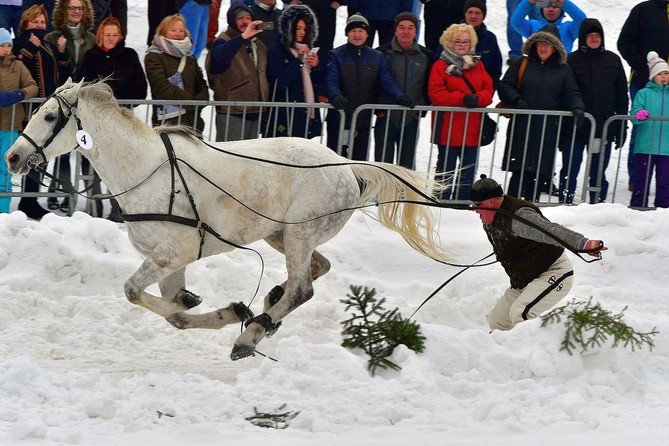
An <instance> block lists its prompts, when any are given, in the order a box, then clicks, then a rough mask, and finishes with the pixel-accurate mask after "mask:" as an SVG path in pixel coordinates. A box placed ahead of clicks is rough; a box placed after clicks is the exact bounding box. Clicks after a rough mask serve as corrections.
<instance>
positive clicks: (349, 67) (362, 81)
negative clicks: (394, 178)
mask: <svg viewBox="0 0 669 446" xmlns="http://www.w3.org/2000/svg"><path fill="white" fill-rule="evenodd" d="M368 36H369V22H367V19H366V18H365V17H363V16H361V15H358V14H353V15H352V16H351V17H349V18H348V21H347V22H346V37H347V40H348V42H347V43H345V44H344V45H342V46H339V47H337V48H335V49H333V50H332V51H330V52H329V53H328V55H327V58H326V62H325V94H326V95H327V97H328V99H329V100H330V104H332V106H333V107H334V108H335V109H336V110H332V109H330V110H328V114H327V117H326V120H327V133H328V137H327V146H328V147H329V148H331V149H332V150H334V151H339V145H340V141H339V136H340V135H339V124H340V122H341V118H340V113H339V110H344V111H345V120H346V123H345V129H346V130H348V131H350V132H354V135H355V136H354V140H353V147H345V151H344V150H342V153H341V155H343V156H348V157H349V158H351V159H354V160H359V161H367V159H368V154H367V151H368V148H369V131H370V127H371V110H366V111H365V112H363V113H360V114H359V115H358V117H357V120H356V125H355V127H354V128H351V118H352V117H353V111H354V110H355V109H356V108H357V107H358V106H360V105H363V104H377V103H379V96H380V94H381V92H383V93H384V94H385V95H386V96H387V97H388V98H389V99H390V100H391V101H393V102H394V103H396V104H398V105H403V106H405V107H413V106H414V103H413V101H412V100H411V98H410V97H409V96H407V95H405V94H404V93H403V92H402V90H401V89H400V88H399V87H398V86H397V84H396V83H395V80H394V79H393V73H392V71H391V69H390V65H389V64H388V61H387V60H386V58H385V57H384V55H383V53H381V52H380V51H377V50H374V49H372V48H370V47H368V46H367V45H366V44H365V42H366V41H367V38H368ZM343 136H344V138H345V139H344V141H342V142H341V143H342V144H343V145H345V144H347V141H348V139H349V138H348V137H346V135H343Z"/></svg>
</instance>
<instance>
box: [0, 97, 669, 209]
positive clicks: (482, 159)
mask: <svg viewBox="0 0 669 446" xmlns="http://www.w3.org/2000/svg"><path fill="white" fill-rule="evenodd" d="M42 101H43V99H31V100H28V101H25V102H26V105H27V106H28V107H29V109H30V111H31V112H32V110H33V109H34V107H36V106H38V105H39V104H40V103H41V102H42ZM118 102H119V104H120V105H123V106H128V107H131V108H132V109H133V112H134V114H135V116H136V117H137V118H138V119H140V120H142V121H144V122H146V123H148V124H149V125H151V124H152V121H153V112H152V107H153V106H157V105H166V104H172V105H179V106H182V107H184V106H189V107H194V108H195V110H196V112H202V113H201V117H202V118H203V120H204V122H205V127H204V131H203V132H202V133H201V137H202V139H203V140H206V141H212V142H213V141H216V140H217V139H222V140H227V135H218V134H217V132H216V114H217V112H216V109H217V108H219V109H221V108H223V109H224V110H230V109H231V108H233V107H236V108H241V109H243V110H247V109H250V108H251V107H252V108H253V109H258V108H259V112H260V114H261V115H263V116H268V115H271V113H276V111H277V110H278V109H285V110H286V111H287V113H288V115H289V116H291V114H292V113H294V112H295V111H296V110H297V109H305V108H308V109H314V110H315V111H316V112H317V113H319V115H320V116H321V121H322V123H323V130H322V133H321V135H320V136H319V137H318V140H319V141H320V142H321V143H325V142H324V141H325V138H326V136H327V128H326V127H327V126H326V122H325V121H326V110H332V111H333V112H334V109H333V108H332V106H330V105H329V104H326V103H313V104H306V103H295V102H251V101H248V102H247V101H243V102H242V101H240V102H221V101H207V102H205V101H175V100H119V101H118ZM453 111H456V112H464V113H467V118H466V120H467V121H468V119H469V116H470V114H471V113H484V114H487V115H489V116H490V117H491V118H493V119H494V120H495V121H496V122H497V124H498V130H497V133H496V135H495V138H494V140H493V142H492V143H491V144H489V145H487V146H484V147H480V148H479V150H478V152H477V156H476V162H475V165H474V170H475V178H478V175H479V174H481V173H485V174H486V175H488V176H489V177H492V178H495V179H496V180H497V181H498V182H500V184H501V185H502V187H503V188H504V190H505V192H507V193H510V192H511V191H509V190H508V188H509V183H510V174H509V172H508V169H507V168H506V167H505V166H503V154H504V148H505V147H504V146H505V140H506V139H507V138H506V136H505V135H507V132H510V131H513V127H514V126H515V121H516V120H515V117H516V116H519V115H532V116H541V117H549V116H555V117H557V119H558V121H559V124H558V125H559V127H560V131H562V130H561V129H562V128H563V127H564V123H565V118H570V117H572V113H570V112H563V111H543V110H542V111H537V110H516V109H495V108H485V109H483V108H474V109H468V108H461V107H434V106H418V107H416V108H415V109H412V110H409V109H407V108H404V107H400V106H395V105H388V104H369V105H364V106H361V107H359V108H358V109H356V110H355V111H354V113H353V114H352V117H351V125H350V128H351V129H356V128H357V127H358V124H359V123H360V120H361V119H368V120H369V121H368V122H365V123H363V125H364V126H368V127H369V128H370V129H371V130H376V134H377V137H380V138H381V139H382V140H385V139H386V138H387V137H388V132H389V127H388V125H386V126H385V127H382V128H379V129H375V125H376V117H375V112H376V113H379V112H382V113H386V114H389V113H390V112H394V113H398V114H400V115H401V118H400V122H401V123H402V124H401V125H400V129H404V123H406V122H407V121H408V119H413V116H415V112H420V113H421V114H422V115H423V117H422V118H421V119H420V120H419V125H418V129H417V138H416V145H415V147H408V148H407V147H402V146H401V144H400V147H398V154H397V159H394V162H395V163H397V164H399V161H400V157H401V153H402V151H405V150H411V151H413V153H414V166H413V167H414V169H415V170H417V171H419V172H424V173H425V174H426V175H427V176H430V177H435V175H436V174H437V172H438V171H439V170H438V166H437V165H436V164H437V155H438V150H439V149H438V146H437V144H434V143H433V141H432V134H433V133H434V132H435V130H436V127H435V124H436V120H435V119H433V117H434V114H436V113H440V112H453ZM337 113H339V116H340V120H339V126H338V135H339V138H338V142H337V147H336V149H334V148H333V150H336V151H337V152H338V153H339V154H341V155H343V156H349V157H350V156H351V153H350V152H351V151H350V150H349V151H347V148H349V147H353V141H354V139H355V130H354V131H350V130H349V129H346V128H345V119H344V113H343V112H342V111H337ZM503 114H510V115H511V117H510V118H509V119H507V118H504V117H502V115H503ZM242 116H243V115H242ZM451 116H452V115H451ZM585 117H586V119H588V120H589V121H590V123H591V124H592V125H591V131H590V135H589V138H588V141H587V147H588V149H587V155H584V161H585V163H584V165H581V166H580V167H581V168H580V169H579V174H578V178H577V185H578V186H577V188H576V190H575V191H573V193H574V195H575V201H574V203H576V201H577V200H578V197H580V199H581V201H583V202H587V201H588V197H589V196H590V195H591V194H594V196H597V194H598V193H600V192H601V190H602V173H604V172H605V173H606V174H607V176H608V177H609V178H614V182H613V184H612V187H611V188H610V189H609V193H608V194H607V196H606V197H597V198H598V199H599V198H601V201H606V202H616V203H621V204H626V205H629V196H630V194H629V191H628V190H627V188H621V187H619V184H618V183H621V182H622V181H623V179H622V177H623V176H624V170H625V168H624V167H625V165H624V164H623V161H624V160H625V155H626V152H627V150H620V151H617V155H616V156H615V157H613V156H612V159H611V162H610V163H609V166H608V169H606V171H604V169H603V157H599V164H598V166H599V170H598V175H597V176H596V177H594V178H590V175H589V171H590V166H591V165H592V163H593V156H594V157H595V158H594V159H595V160H597V157H596V155H597V154H598V153H600V152H601V151H602V149H603V148H604V147H606V142H605V141H601V140H598V139H596V138H595V137H594V119H593V117H592V116H591V115H589V114H587V113H586V115H585ZM631 118H632V117H631V116H616V117H612V118H611V119H610V120H609V121H607V123H606V127H605V130H606V128H608V126H609V125H610V124H611V123H612V122H613V121H615V120H623V121H627V120H629V119H631ZM650 119H651V120H653V119H654V118H650ZM667 119H669V118H664V119H662V118H658V119H657V120H658V121H659V120H667ZM389 121H390V120H387V121H386V122H389ZM267 122H268V120H265V121H262V122H261V125H259V128H258V132H257V137H258V138H264V137H271V136H273V129H271V128H269V127H268V126H267ZM481 122H482V123H483V120H481ZM543 122H544V126H545V122H546V120H545V119H544V121H543ZM158 124H160V122H158ZM628 130H629V129H628ZM296 132H297V133H298V134H295V135H293V136H300V137H304V136H306V132H307V129H297V130H296ZM401 132H403V130H400V141H402V134H401ZM374 133H375V132H374V131H370V132H369V136H368V141H367V142H368V147H369V149H368V154H367V159H368V160H374V159H375V158H380V159H385V157H386V156H387V154H386V153H385V152H384V150H385V147H383V148H381V149H380V150H379V151H378V153H375V152H376V151H377V150H376V144H375V142H374V141H373V139H374ZM604 134H606V133H604ZM544 136H545V128H544V129H542V137H541V139H542V142H543V138H544ZM573 136H574V131H572V132H571V136H570V135H567V136H566V138H563V143H562V144H556V147H555V148H554V149H555V158H554V160H553V172H554V176H553V178H552V180H553V181H551V183H550V185H549V186H548V189H547V190H546V191H545V193H542V194H541V198H540V199H539V202H538V204H539V205H557V204H559V200H558V197H556V196H555V195H554V193H553V192H554V184H555V183H557V184H559V177H558V176H559V172H560V169H561V168H562V165H563V162H562V156H561V150H569V151H570V153H572V152H573V151H572V149H573V148H574V138H573ZM565 141H566V143H565ZM542 146H543V144H541V145H540V147H539V150H540V151H541V150H542V149H541V147H542ZM558 146H559V147H558ZM459 149H460V150H469V149H468V148H465V147H464V145H461V146H460V147H459ZM536 149H537V147H533V146H532V145H531V141H529V140H528V138H525V144H524V147H523V152H524V153H527V152H528V151H530V150H536ZM571 162H572V160H571V159H569V160H568V163H571ZM54 164H55V163H53V161H52V162H51V163H50V165H49V166H48V169H49V171H50V172H53V171H54V170H53V169H54V167H55V168H56V171H55V172H54V175H56V176H57V174H58V171H57V166H55V165H54ZM81 167H82V160H81V156H80V155H79V154H78V153H77V154H76V156H74V157H72V160H71V168H72V171H73V172H74V175H73V180H74V181H73V186H74V188H75V189H76V190H82V189H83V188H84V186H85V185H86V183H88V182H90V181H92V180H93V178H94V177H93V173H92V172H91V171H88V172H85V173H81ZM507 167H508V166H507ZM453 175H455V178H457V176H458V172H454V173H453ZM524 175H532V173H527V172H526V173H524ZM568 179H569V178H567V179H566V180H568ZM534 180H535V183H536V184H537V187H539V186H538V184H539V182H538V180H539V178H534ZM6 182H7V184H6V185H5V186H6V189H5V190H6V191H5V192H0V197H2V196H11V197H23V196H35V197H55V198H59V199H62V198H64V197H69V198H70V202H71V206H70V212H69V213H70V214H71V213H72V212H73V211H74V210H75V208H76V207H77V201H78V200H77V198H78V196H77V195H76V193H67V192H64V191H53V190H51V191H50V190H49V189H48V188H45V187H42V188H41V189H40V191H38V192H23V189H22V187H21V184H19V183H20V182H19V181H18V178H16V177H15V178H14V179H13V181H12V179H11V178H8V179H7V180H6ZM577 191H580V193H577ZM455 192H456V191H455ZM106 197H108V195H105V194H102V195H98V196H96V197H94V198H106ZM445 201H457V200H454V199H453V198H446V199H445ZM87 211H88V212H89V213H91V214H92V215H95V213H96V212H95V206H90V205H89V206H87Z"/></svg>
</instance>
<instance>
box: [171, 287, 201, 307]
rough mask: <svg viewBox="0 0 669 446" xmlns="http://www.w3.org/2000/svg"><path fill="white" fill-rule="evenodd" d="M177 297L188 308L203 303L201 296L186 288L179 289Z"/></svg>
mask: <svg viewBox="0 0 669 446" xmlns="http://www.w3.org/2000/svg"><path fill="white" fill-rule="evenodd" d="M175 299H176V300H177V301H179V302H181V304H182V305H183V306H184V307H186V308H188V309H191V308H195V307H197V306H198V305H200V304H201V303H202V298H201V297H200V296H198V295H197V294H194V293H191V292H190V291H188V290H187V289H185V288H181V289H180V290H179V292H178V293H177V295H176V297H175Z"/></svg>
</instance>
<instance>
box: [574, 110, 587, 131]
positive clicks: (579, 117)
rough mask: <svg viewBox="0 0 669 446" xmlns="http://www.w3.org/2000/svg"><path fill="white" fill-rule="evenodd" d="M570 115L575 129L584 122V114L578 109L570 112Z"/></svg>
mask: <svg viewBox="0 0 669 446" xmlns="http://www.w3.org/2000/svg"><path fill="white" fill-rule="evenodd" d="M572 113H573V114H574V125H576V127H580V126H582V125H583V122H584V121H585V112H584V111H583V110H581V109H580V108H575V109H574V110H572Z"/></svg>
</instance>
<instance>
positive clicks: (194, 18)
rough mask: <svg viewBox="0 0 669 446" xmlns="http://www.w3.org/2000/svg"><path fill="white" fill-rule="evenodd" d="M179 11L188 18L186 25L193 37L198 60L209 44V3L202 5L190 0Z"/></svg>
mask: <svg viewBox="0 0 669 446" xmlns="http://www.w3.org/2000/svg"><path fill="white" fill-rule="evenodd" d="M179 13H180V14H181V15H182V16H184V17H185V19H186V27H187V28H188V31H189V32H190V35H191V37H192V38H193V55H194V56H195V59H196V60H197V59H199V58H200V54H202V50H204V48H205V47H206V46H207V30H208V27H209V5H201V4H199V3H197V2H195V1H193V0H189V1H187V2H186V3H185V4H184V5H183V6H182V7H181V9H180V10H179Z"/></svg>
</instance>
